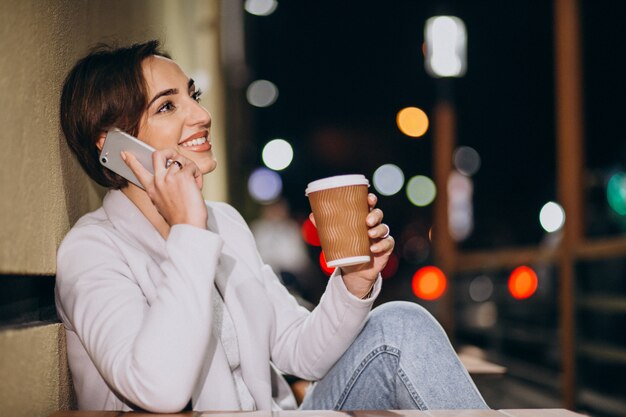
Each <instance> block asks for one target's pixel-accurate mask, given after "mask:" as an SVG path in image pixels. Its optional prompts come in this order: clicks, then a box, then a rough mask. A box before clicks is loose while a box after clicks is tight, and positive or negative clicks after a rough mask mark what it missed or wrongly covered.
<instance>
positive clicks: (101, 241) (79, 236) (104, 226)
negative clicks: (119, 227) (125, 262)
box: [57, 208, 120, 280]
mask: <svg viewBox="0 0 626 417" xmlns="http://www.w3.org/2000/svg"><path fill="white" fill-rule="evenodd" d="M118 246H119V245H118V244H117V243H116V237H115V228H114V227H113V225H112V223H111V221H110V220H109V219H108V217H107V216H106V214H105V212H104V210H103V209H102V208H100V209H98V210H96V211H93V212H91V213H88V214H86V215H84V216H83V217H81V218H80V219H79V220H78V221H77V222H76V224H75V225H74V226H73V227H72V228H71V229H70V231H69V232H68V233H67V234H66V235H65V237H64V238H63V240H62V241H61V244H60V245H59V248H58V250H57V280H58V278H59V277H63V276H67V275H68V274H67V273H68V272H72V271H73V269H75V268H81V267H82V268H88V267H92V266H93V264H94V263H97V262H102V259H103V256H102V255H103V254H107V253H108V254H111V253H116V252H119V251H120V249H119V247H118Z"/></svg>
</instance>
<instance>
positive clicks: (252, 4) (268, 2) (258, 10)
mask: <svg viewBox="0 0 626 417" xmlns="http://www.w3.org/2000/svg"><path fill="white" fill-rule="evenodd" d="M243 7H244V9H246V11H247V12H248V13H250V14H253V15H256V16H268V15H270V14H272V13H274V10H276V8H277V7H278V2H277V1H276V0H246V2H245V3H244V5H243Z"/></svg>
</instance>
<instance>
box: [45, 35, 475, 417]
mask: <svg viewBox="0 0 626 417" xmlns="http://www.w3.org/2000/svg"><path fill="white" fill-rule="evenodd" d="M199 96H200V92H199V91H197V90H196V87H195V85H194V82H193V80H191V79H189V78H188V77H187V76H186V75H185V74H184V73H183V71H182V70H181V69H180V67H179V66H178V65H177V64H176V63H175V62H173V61H172V60H170V59H169V58H168V56H167V55H166V54H164V53H163V52H161V51H160V50H159V44H158V42H156V41H150V42H146V43H144V44H137V45H133V46H131V47H128V48H119V49H112V48H108V47H100V48H99V49H97V50H94V51H93V52H92V53H90V54H89V55H87V56H86V57H85V58H83V59H82V60H80V61H79V62H78V63H77V64H76V65H75V66H74V68H73V69H72V70H71V71H70V73H69V75H68V77H67V78H66V81H65V84H64V86H63V92H62V97H61V126H62V128H63V132H64V134H65V137H66V139H67V141H68V144H69V145H70V147H71V149H72V151H73V152H74V154H75V155H76V156H77V158H78V160H79V161H80V163H81V165H82V166H83V168H84V169H85V170H86V172H87V173H88V174H89V175H90V176H91V177H92V178H93V179H94V180H95V181H97V182H98V183H100V184H101V185H103V186H105V187H107V188H109V189H110V191H109V192H108V193H107V194H106V196H105V198H104V200H103V204H102V207H101V208H99V209H98V210H96V211H94V212H92V213H89V214H87V215H85V216H83V217H82V218H81V219H80V220H79V221H78V222H77V223H76V225H75V226H74V227H73V228H72V230H71V231H70V232H69V233H68V235H67V236H66V237H65V239H64V240H63V242H62V244H61V246H60V248H59V251H58V271H57V285H56V297H57V298H56V300H57V309H58V313H59V316H60V318H61V320H62V321H63V323H64V325H65V327H66V329H67V347H68V357H69V363H70V369H71V372H72V377H73V381H74V386H75V389H76V393H77V397H78V403H79V408H81V409H101V410H131V409H144V410H149V411H155V412H176V411H180V410H181V409H184V408H185V407H192V408H193V409H196V410H254V409H258V410H279V409H293V408H296V407H297V406H296V403H295V401H294V398H293V395H292V394H291V392H290V390H289V387H288V386H287V385H286V383H285V380H284V379H283V378H282V376H281V375H282V374H283V373H286V374H291V375H295V376H298V377H301V378H303V379H307V380H312V381H318V382H316V384H314V385H313V387H312V388H311V389H309V390H308V392H307V395H306V397H305V399H304V402H303V404H302V406H301V407H302V408H304V409H332V408H337V409H373V408H381V409H389V408H474V407H478V408H482V407H486V406H485V404H484V402H483V400H482V398H481V397H480V394H479V393H478V391H477V390H476V388H475V387H474V385H473V383H472V381H471V379H470V378H469V376H468V375H467V372H466V371H465V369H464V368H463V367H462V365H461V364H460V363H459V361H458V359H457V357H456V356H455V354H454V352H453V350H452V348H451V347H450V344H449V342H448V340H447V338H446V337H445V334H444V333H443V332H442V330H441V328H440V326H438V325H437V323H436V322H435V321H434V319H432V317H430V316H429V315H428V314H427V313H426V312H425V311H424V310H423V309H421V308H419V307H417V306H416V305H413V304H410V303H390V304H388V305H385V306H382V307H379V308H377V309H375V310H374V311H373V312H371V314H370V309H371V307H372V304H373V302H374V300H375V298H376V296H377V295H378V293H379V291H380V286H381V278H380V271H381V270H382V269H383V267H384V266H385V264H386V263H387V260H388V258H389V255H390V254H391V252H392V250H393V247H394V241H393V238H392V237H391V236H389V229H388V228H387V226H385V225H384V224H383V223H382V218H383V213H382V211H381V210H380V209H377V208H374V207H375V204H376V197H375V196H373V195H370V196H369V204H370V206H371V211H370V213H369V215H368V216H367V218H366V219H364V221H366V222H367V224H368V227H369V236H370V238H371V242H372V246H371V252H372V255H373V261H372V262H371V263H369V264H367V265H365V266H357V267H346V268H343V269H337V270H336V271H335V273H334V274H333V276H332V277H331V278H330V280H329V282H328V286H327V289H326V291H325V293H324V296H323V297H322V299H321V300H320V302H319V305H318V306H317V307H316V308H315V309H314V310H313V311H312V312H308V311H307V310H306V309H304V308H302V307H300V306H299V305H298V304H297V302H296V301H295V300H294V299H293V298H292V297H291V296H290V295H289V294H288V292H287V291H286V290H285V288H284V287H283V286H282V285H281V283H280V282H279V280H278V279H277V277H276V276H275V274H274V273H273V272H272V270H271V269H270V268H269V267H268V266H266V265H264V264H263V262H262V261H261V259H260V256H259V255H258V252H257V250H256V247H255V243H254V239H253V237H252V234H251V233H250V231H249V229H248V227H247V225H246V224H245V222H244V221H243V219H242V218H241V216H240V215H239V214H238V213H237V211H236V210H235V209H233V208H232V207H230V206H228V205H226V204H224V203H215V202H208V203H207V202H205V201H203V199H202V194H201V188H202V175H203V174H207V173H210V172H212V171H213V170H214V169H215V168H216V161H215V158H214V156H213V153H212V144H211V135H210V133H211V117H210V115H209V113H208V112H207V111H206V110H205V109H204V108H203V107H202V106H200V105H199V104H198V101H199ZM114 127H117V128H119V129H121V130H124V131H127V132H129V133H130V134H132V135H134V136H137V137H138V138H139V139H141V140H142V141H144V142H146V143H147V144H149V145H151V146H152V147H154V148H155V149H157V151H155V152H154V153H153V158H152V162H153V168H154V175H152V174H150V173H149V172H148V171H147V170H146V169H145V168H144V167H143V166H142V165H141V164H140V163H139V162H138V161H137V160H136V159H135V158H134V157H133V155H131V154H126V155H124V156H123V157H124V160H125V162H126V163H127V165H128V166H129V167H130V168H131V170H132V171H133V172H134V174H135V175H136V177H137V178H138V179H139V181H140V182H141V184H142V185H143V188H144V189H145V190H144V189H142V188H140V187H137V186H135V185H134V184H132V183H129V182H127V181H126V180H125V179H123V178H122V177H120V176H118V175H116V174H114V173H113V172H111V171H109V170H107V169H106V168H103V167H102V166H101V165H100V164H99V163H98V152H99V149H101V148H102V146H103V143H104V140H105V136H106V132H107V131H108V130H109V129H111V128H114Z"/></svg>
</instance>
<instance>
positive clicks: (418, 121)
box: [396, 107, 428, 138]
mask: <svg viewBox="0 0 626 417" xmlns="http://www.w3.org/2000/svg"><path fill="white" fill-rule="evenodd" d="M396 123H397V124H398V129H400V131H401V132H402V133H404V134H405V135H407V136H411V137H413V138H418V137H420V136H422V135H423V134H424V133H426V131H427V130H428V116H427V115H426V113H424V110H422V109H418V108H417V107H405V108H404V109H402V110H400V111H399V112H398V115H397V116H396Z"/></svg>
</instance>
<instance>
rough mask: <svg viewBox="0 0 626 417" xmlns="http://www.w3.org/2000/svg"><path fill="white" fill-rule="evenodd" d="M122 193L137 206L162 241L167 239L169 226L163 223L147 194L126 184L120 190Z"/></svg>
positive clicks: (132, 185)
mask: <svg viewBox="0 0 626 417" xmlns="http://www.w3.org/2000/svg"><path fill="white" fill-rule="evenodd" d="M122 192H123V193H124V195H126V197H128V198H129V199H130V201H132V202H133V204H135V206H137V208H138V209H139V211H141V213H142V214H143V215H144V216H145V217H146V219H148V221H149V222H150V223H152V225H153V226H154V227H155V229H157V231H158V232H159V234H160V235H161V236H163V239H167V237H168V236H169V234H170V225H169V224H168V223H167V222H166V221H165V219H164V218H163V216H161V214H160V213H159V211H158V210H157V208H156V206H155V205H154V204H153V203H152V200H150V197H149V196H148V194H147V193H146V192H145V191H144V190H142V189H141V188H139V187H137V186H136V185H135V184H131V183H128V186H126V187H124V188H122Z"/></svg>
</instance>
